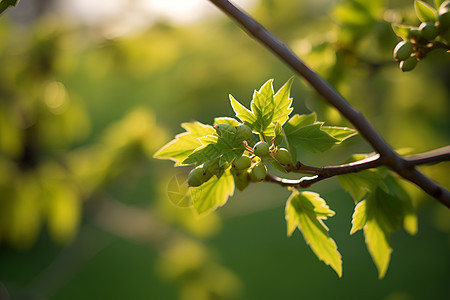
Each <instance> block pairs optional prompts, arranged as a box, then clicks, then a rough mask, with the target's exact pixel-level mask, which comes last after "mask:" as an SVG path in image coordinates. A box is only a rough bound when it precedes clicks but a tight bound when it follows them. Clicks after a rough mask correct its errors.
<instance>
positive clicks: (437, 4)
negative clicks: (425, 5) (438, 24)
mask: <svg viewBox="0 0 450 300" xmlns="http://www.w3.org/2000/svg"><path fill="white" fill-rule="evenodd" d="M444 1H445V0H434V6H435V7H436V9H439V7H440V6H441V4H442V3H444Z"/></svg>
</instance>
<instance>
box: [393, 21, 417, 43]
mask: <svg viewBox="0 0 450 300" xmlns="http://www.w3.org/2000/svg"><path fill="white" fill-rule="evenodd" d="M412 28H413V27H412V26H408V25H402V24H392V30H394V33H395V34H396V35H397V36H398V37H400V38H402V39H403V40H405V41H407V40H408V36H409V32H410V31H411V29H412Z"/></svg>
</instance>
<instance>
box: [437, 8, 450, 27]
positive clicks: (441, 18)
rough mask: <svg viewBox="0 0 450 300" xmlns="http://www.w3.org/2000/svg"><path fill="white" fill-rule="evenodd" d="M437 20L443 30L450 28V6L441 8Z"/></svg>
mask: <svg viewBox="0 0 450 300" xmlns="http://www.w3.org/2000/svg"><path fill="white" fill-rule="evenodd" d="M437 21H438V24H439V27H440V28H441V30H442V31H446V30H447V29H449V28H450V6H445V7H443V8H440V9H439V12H438V17H437Z"/></svg>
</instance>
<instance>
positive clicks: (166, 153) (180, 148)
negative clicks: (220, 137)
mask: <svg viewBox="0 0 450 300" xmlns="http://www.w3.org/2000/svg"><path fill="white" fill-rule="evenodd" d="M181 126H182V127H183V128H184V129H186V132H183V133H180V134H178V135H176V136H175V139H174V140H172V141H171V142H169V143H168V144H166V145H165V146H163V147H162V148H161V149H159V150H158V151H157V152H156V153H155V154H154V155H153V157H155V158H159V159H170V160H173V161H175V166H180V165H183V163H182V162H183V161H184V160H185V159H186V158H187V157H188V156H189V155H190V154H191V153H192V152H193V151H194V150H195V149H197V148H198V147H201V146H203V144H202V143H201V141H200V139H199V138H201V137H204V136H207V135H211V134H214V133H215V130H214V128H213V127H212V126H210V125H205V124H202V123H200V122H190V123H183V124H181Z"/></svg>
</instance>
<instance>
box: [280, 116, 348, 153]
mask: <svg viewBox="0 0 450 300" xmlns="http://www.w3.org/2000/svg"><path fill="white" fill-rule="evenodd" d="M321 127H322V123H315V124H310V125H306V126H301V125H300V126H296V125H293V124H292V123H291V120H289V122H288V123H286V124H285V128H284V132H285V134H286V138H287V140H288V142H289V143H290V144H291V145H293V146H300V147H302V148H304V149H306V150H308V151H311V152H323V151H326V150H328V149H330V148H331V147H332V146H333V145H335V144H336V143H340V141H339V140H338V139H336V138H334V137H332V136H331V135H329V134H328V133H326V132H325V131H322V130H321Z"/></svg>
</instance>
